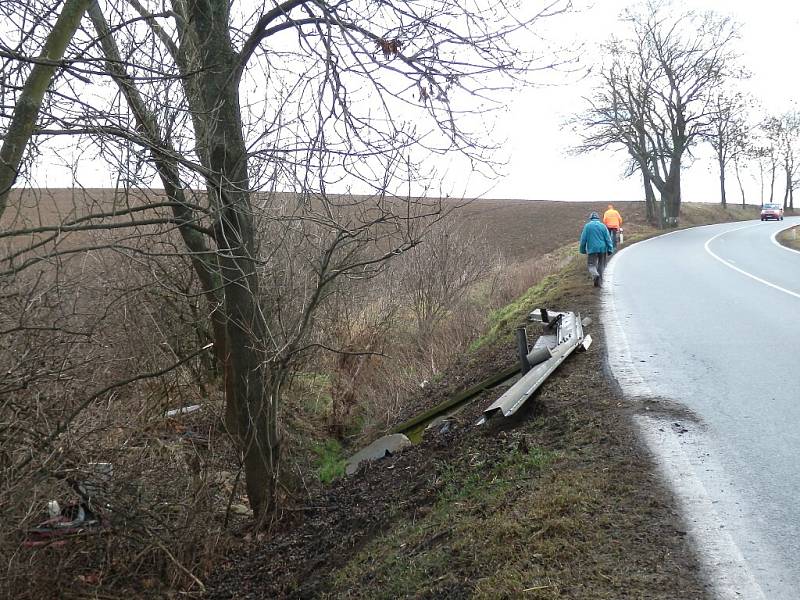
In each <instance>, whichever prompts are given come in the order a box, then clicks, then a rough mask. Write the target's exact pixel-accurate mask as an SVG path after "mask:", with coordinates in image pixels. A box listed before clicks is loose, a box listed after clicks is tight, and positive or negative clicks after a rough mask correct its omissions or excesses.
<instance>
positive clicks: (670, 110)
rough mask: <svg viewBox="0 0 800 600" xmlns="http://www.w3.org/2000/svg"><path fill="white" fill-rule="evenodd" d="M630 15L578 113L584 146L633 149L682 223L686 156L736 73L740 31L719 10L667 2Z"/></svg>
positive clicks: (666, 218) (638, 165)
mask: <svg viewBox="0 0 800 600" xmlns="http://www.w3.org/2000/svg"><path fill="white" fill-rule="evenodd" d="M623 20H624V22H625V23H626V24H627V26H628V31H629V34H628V35H627V36H626V37H624V38H621V39H613V40H612V41H611V42H609V44H608V45H607V46H606V50H607V52H606V53H605V55H606V56H607V57H608V61H607V64H605V65H603V66H602V67H601V69H600V70H599V72H600V75H599V77H600V82H599V84H598V86H597V91H596V93H595V95H594V96H593V97H592V98H590V99H589V100H588V105H589V107H588V110H587V111H586V113H584V114H583V115H582V116H580V117H578V122H579V123H580V124H581V125H582V128H583V130H584V142H583V144H582V146H581V149H583V150H595V149H603V148H620V149H623V150H625V151H626V152H627V153H628V155H629V157H630V158H631V159H632V161H633V163H634V169H635V170H639V171H641V172H642V174H643V179H644V184H645V190H646V191H647V190H648V188H649V186H650V184H652V185H653V186H655V188H656V189H657V190H658V192H659V194H660V198H661V206H660V211H659V214H658V215H657V217H658V219H659V222H660V223H662V224H666V225H668V226H674V225H676V224H677V221H678V215H679V213H680V203H681V170H682V167H683V165H684V162H685V159H686V157H687V156H689V155H690V154H689V153H690V151H691V148H692V146H693V145H694V144H696V143H697V142H698V141H699V140H700V139H702V138H703V137H704V136H706V135H707V134H708V133H709V131H710V128H711V123H712V117H713V114H714V99H715V97H716V95H717V93H718V92H717V90H718V89H719V86H720V85H721V83H722V82H723V81H725V80H726V79H727V78H729V77H732V76H734V75H736V72H735V70H734V69H735V64H734V62H735V55H734V54H733V50H732V42H733V40H734V39H735V37H736V29H735V26H734V25H733V23H732V22H731V21H730V20H729V19H726V18H722V17H719V16H717V15H715V14H714V13H710V12H705V13H699V12H694V11H688V12H683V13H680V12H677V10H676V9H675V7H674V6H673V5H672V4H671V3H670V2H668V1H660V0H648V1H647V2H645V3H643V5H642V6H641V9H639V10H632V11H627V12H626V13H624V17H623ZM646 197H647V198H648V199H649V197H650V194H649V192H646Z"/></svg>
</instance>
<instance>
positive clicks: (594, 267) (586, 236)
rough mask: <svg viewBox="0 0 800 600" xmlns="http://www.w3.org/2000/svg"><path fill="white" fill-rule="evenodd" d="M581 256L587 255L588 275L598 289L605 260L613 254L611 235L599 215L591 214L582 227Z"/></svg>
mask: <svg viewBox="0 0 800 600" xmlns="http://www.w3.org/2000/svg"><path fill="white" fill-rule="evenodd" d="M580 251H581V254H586V255H587V259H586V260H587V264H588V266H589V274H590V275H591V276H592V281H593V282H594V286H595V287H600V284H601V283H602V282H603V271H604V270H605V268H606V259H607V257H608V256H609V255H611V254H612V253H613V252H614V242H613V241H611V234H610V233H609V232H608V227H606V226H605V225H604V224H603V222H602V221H601V220H600V215H598V214H597V213H596V212H592V214H590V215H589V222H588V223H586V225H584V226H583V231H582V232H581V247H580Z"/></svg>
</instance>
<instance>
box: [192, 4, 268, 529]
mask: <svg viewBox="0 0 800 600" xmlns="http://www.w3.org/2000/svg"><path fill="white" fill-rule="evenodd" d="M188 7H189V8H188V13H189V14H191V15H192V17H193V19H192V21H191V23H190V26H191V28H192V30H193V34H194V36H193V37H194V41H195V43H196V44H197V50H198V56H199V57H200V60H201V62H202V64H203V67H204V68H202V69H201V70H200V71H199V72H198V73H197V82H198V84H199V85H198V90H199V93H200V96H201V97H200V101H201V104H202V106H203V107H204V108H205V112H204V117H203V120H204V121H205V124H206V126H205V127H204V129H205V131H204V133H205V138H204V139H201V140H200V143H199V147H200V151H201V153H202V154H203V156H204V162H206V163H207V166H208V168H209V169H210V170H211V172H212V173H214V174H215V175H213V176H209V177H208V178H207V179H206V188H207V191H208V193H209V194H210V196H211V198H212V202H213V203H214V205H215V206H216V208H217V210H218V213H219V215H218V220H217V223H216V226H215V235H216V241H217V247H218V251H219V259H218V260H219V266H220V272H221V276H222V286H223V289H224V294H225V300H224V312H225V317H226V323H225V328H226V347H227V357H228V361H229V363H228V367H229V377H228V380H227V381H226V394H227V397H226V403H227V407H226V416H227V418H228V427H229V428H230V429H231V431H232V433H234V434H235V435H236V436H237V437H238V439H239V442H240V444H241V447H242V452H243V455H244V472H245V483H246V487H247V495H248V498H249V499H250V505H251V508H252V509H253V514H254V516H255V517H256V518H257V519H263V517H264V516H265V515H266V514H267V513H268V512H270V511H271V510H272V508H273V507H274V501H275V485H276V480H277V474H278V460H279V453H280V444H279V439H278V414H277V406H278V401H279V396H280V390H281V386H282V383H283V375H282V371H281V370H280V369H277V368H276V369H274V370H273V371H272V372H268V368H267V364H266V362H265V360H264V347H263V343H264V333H265V331H266V322H265V319H264V315H263V313H262V312H261V307H260V306H259V304H258V300H257V299H258V297H259V278H258V273H257V271H256V260H255V259H256V246H255V224H254V219H253V209H252V205H251V199H250V183H249V176H248V173H247V148H246V146H245V142H244V137H243V133H242V119H241V114H240V112H239V106H240V104H239V90H238V81H237V79H236V78H235V77H234V76H233V75H232V74H233V73H234V72H235V70H236V65H237V58H238V57H237V55H236V53H235V52H234V51H233V47H232V43H231V39H230V30H229V14H228V4H227V2H208V1H207V0H189V2H188Z"/></svg>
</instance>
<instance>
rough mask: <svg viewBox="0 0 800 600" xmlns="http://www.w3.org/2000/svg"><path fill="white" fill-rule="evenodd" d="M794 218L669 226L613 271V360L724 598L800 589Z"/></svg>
mask: <svg viewBox="0 0 800 600" xmlns="http://www.w3.org/2000/svg"><path fill="white" fill-rule="evenodd" d="M793 224H800V218H793V219H790V218H787V219H786V220H785V221H784V222H780V223H761V222H758V221H756V222H752V221H749V222H743V223H728V224H722V225H713V226H708V227H698V228H694V229H688V230H682V231H678V232H674V233H671V234H668V235H664V236H660V237H657V238H653V239H651V240H648V241H646V242H642V243H639V244H635V245H633V246H631V247H629V248H625V249H623V250H622V251H621V252H620V253H618V255H617V256H615V257H614V259H613V260H612V261H611V263H610V265H609V269H608V271H607V276H606V284H605V288H604V324H605V327H606V333H607V337H608V340H609V351H608V353H609V354H608V358H609V364H610V366H611V368H612V371H613V372H614V374H615V376H616V377H617V379H618V380H619V381H620V384H621V386H622V388H623V390H624V391H625V392H626V394H627V395H629V396H631V397H633V398H635V399H641V400H647V402H642V403H641V410H640V411H639V414H640V416H639V417H638V418H637V422H638V423H639V425H640V426H641V427H640V429H641V431H642V434H643V437H644V439H645V440H646V441H647V443H648V444H649V445H650V446H651V448H652V449H653V451H654V453H655V454H656V455H657V456H658V457H660V459H661V465H662V469H663V471H664V473H665V475H666V476H667V477H668V478H669V479H670V480H671V482H672V484H673V489H674V490H675V491H676V493H677V495H678V496H679V499H680V500H681V502H682V504H683V507H684V509H685V513H686V518H687V521H688V522H689V524H690V527H691V530H692V531H691V533H692V535H693V536H694V538H695V540H696V542H697V545H698V547H699V550H700V552H701V555H702V556H703V557H704V559H705V562H706V566H707V568H708V570H709V573H710V576H711V579H712V582H713V584H714V586H715V589H716V592H717V595H718V596H719V597H721V598H728V597H729V598H754V599H758V598H766V599H769V600H772V599H783V598H786V599H796V598H800V561H798V557H800V365H798V358H800V253H797V252H792V251H789V250H787V249H785V248H783V247H781V246H779V245H778V244H777V243H776V242H775V241H774V239H773V237H774V235H775V234H776V233H777V232H778V231H779V230H781V229H785V228H786V227H788V226H790V225H793ZM672 403H675V404H674V405H673V404H672ZM675 406H677V407H678V409H680V408H681V407H684V408H685V409H688V411H687V413H686V414H681V412H680V410H677V411H676V410H675ZM659 407H670V409H669V410H666V409H664V410H662V409H660V408H659Z"/></svg>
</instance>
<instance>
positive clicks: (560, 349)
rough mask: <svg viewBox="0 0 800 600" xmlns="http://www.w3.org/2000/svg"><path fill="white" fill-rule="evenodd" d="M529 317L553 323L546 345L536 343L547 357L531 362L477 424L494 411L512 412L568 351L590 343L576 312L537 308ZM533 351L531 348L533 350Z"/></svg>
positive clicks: (537, 387) (490, 416)
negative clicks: (525, 370) (551, 334)
mask: <svg viewBox="0 0 800 600" xmlns="http://www.w3.org/2000/svg"><path fill="white" fill-rule="evenodd" d="M529 319H530V320H531V321H539V322H542V323H545V324H547V325H548V326H555V327H556V335H555V336H547V337H548V338H549V339H547V340H546V342H545V344H546V345H540V346H539V348H540V349H541V348H546V349H547V350H548V351H549V352H550V357H549V358H547V359H546V360H544V361H543V362H540V363H539V364H537V365H534V366H533V367H532V368H531V370H530V371H528V372H527V373H526V374H525V375H523V376H522V378H521V379H520V380H519V381H518V382H517V383H515V384H514V385H513V386H511V388H510V389H509V390H508V391H507V392H505V393H504V394H503V395H502V396H500V398H498V399H497V401H495V402H494V403H493V404H492V405H491V406H490V407H489V408H487V409H486V410H484V411H483V416H482V417H481V419H480V420H479V421H478V425H482V424H484V423H486V422H487V421H488V420H489V419H491V418H492V417H494V416H496V415H497V414H498V413H501V414H502V415H503V416H504V417H509V416H511V415H513V414H514V413H515V412H517V411H518V410H519V409H520V407H521V406H522V405H523V404H524V403H525V402H526V401H527V400H528V398H530V397H531V396H532V395H533V393H534V392H535V391H536V390H537V389H539V386H541V385H542V383H544V381H545V380H546V379H547V378H548V377H549V376H550V374H551V373H553V371H555V370H556V369H557V368H558V367H559V366H560V365H561V363H562V362H564V360H566V358H567V357H568V356H569V355H570V354H572V353H573V352H574V351H575V350H576V349H578V348H582V349H584V350H586V349H588V348H589V345H590V344H591V343H592V338H591V337H590V336H588V335H584V332H583V324H582V323H581V317H580V315H578V314H575V313H572V312H557V311H547V310H545V309H537V310H535V311H533V312H532V313H531V314H530V316H529ZM543 337H544V336H543ZM553 339H555V344H554V345H553V346H552V347H551V346H550V344H551V343H552V341H553ZM534 348H535V349H536V348H537V346H536V345H534ZM536 351H537V350H534V352H536ZM531 354H534V353H533V352H532V353H531ZM539 354H541V351H539ZM530 356H531V355H530V354H529V357H530Z"/></svg>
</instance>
